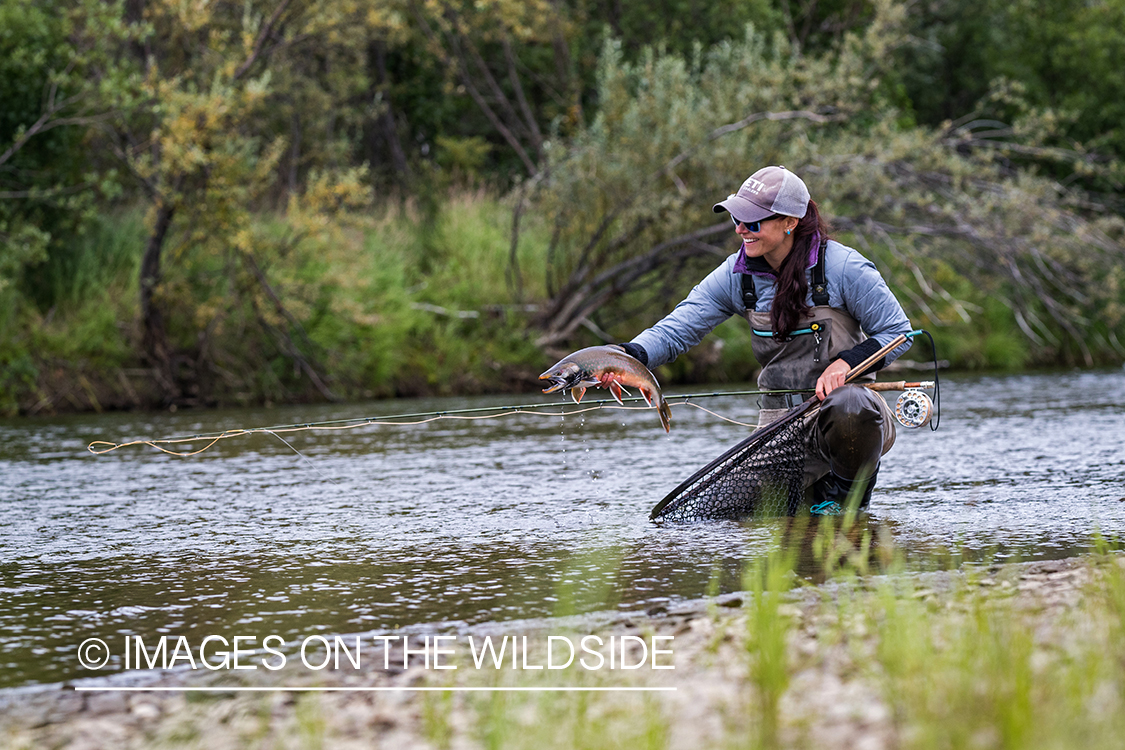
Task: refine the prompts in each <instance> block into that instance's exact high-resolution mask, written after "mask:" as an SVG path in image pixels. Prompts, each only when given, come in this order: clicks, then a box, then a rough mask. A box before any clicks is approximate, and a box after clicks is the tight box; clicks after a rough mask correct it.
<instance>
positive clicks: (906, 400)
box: [895, 390, 934, 427]
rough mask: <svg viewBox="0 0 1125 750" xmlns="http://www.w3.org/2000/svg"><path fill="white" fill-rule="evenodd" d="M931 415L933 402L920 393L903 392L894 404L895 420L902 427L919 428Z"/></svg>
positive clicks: (916, 391)
mask: <svg viewBox="0 0 1125 750" xmlns="http://www.w3.org/2000/svg"><path fill="white" fill-rule="evenodd" d="M933 415H934V402H933V401H931V400H930V397H929V396H928V395H926V394H925V393H923V392H922V391H919V390H908V391H903V392H902V395H901V396H899V397H898V401H896V402H895V419H897V420H898V421H899V423H901V424H902V425H903V426H904V427H921V426H922V425H924V424H927V423H928V422H929V421H930V417H932V416H933Z"/></svg>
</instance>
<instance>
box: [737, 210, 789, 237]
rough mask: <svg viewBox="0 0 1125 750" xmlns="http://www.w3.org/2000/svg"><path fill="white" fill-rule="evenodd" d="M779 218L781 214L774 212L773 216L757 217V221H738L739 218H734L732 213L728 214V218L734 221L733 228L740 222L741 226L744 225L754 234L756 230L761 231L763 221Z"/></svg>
mask: <svg viewBox="0 0 1125 750" xmlns="http://www.w3.org/2000/svg"><path fill="white" fill-rule="evenodd" d="M780 218H783V217H782V216H781V214H774V215H773V216H767V217H766V218H764V219H758V220H757V221H740V220H738V219H736V218H734V214H731V215H730V220H731V221H733V222H734V228H735V229H738V225H739V224H742V225H743V226H745V227H746V229H747V231H750V232H753V233H754V234H757V233H758V232H760V231H762V224H763V223H765V222H767V221H773V220H774V219H780Z"/></svg>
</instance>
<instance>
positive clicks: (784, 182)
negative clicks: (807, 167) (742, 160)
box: [712, 167, 809, 221]
mask: <svg viewBox="0 0 1125 750" xmlns="http://www.w3.org/2000/svg"><path fill="white" fill-rule="evenodd" d="M712 210H713V211H714V212H715V213H717V214H721V213H722V212H723V211H728V212H729V213H730V215H731V216H733V217H735V218H736V219H738V220H739V221H761V220H762V219H764V218H766V217H767V216H773V215H774V214H782V215H783V216H796V217H797V218H798V219H801V218H804V216H805V214H806V213H807V212H808V210H809V189H808V188H807V187H806V186H805V183H804V181H803V180H802V179H801V178H800V177H798V176H797V175H795V174H793V173H792V172H790V171H789V170H788V169H786V168H785V167H764V168H762V169H759V170H758V171H757V172H755V173H754V174H752V175H750V176H749V177H747V178H746V182H744V183H742V187H740V188H739V189H738V192H737V193H735V194H734V195H731V196H728V197H727V199H726V200H725V201H722V202H720V203H716V204H715V205H714V207H713V208H712Z"/></svg>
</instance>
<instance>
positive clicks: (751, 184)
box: [742, 177, 766, 193]
mask: <svg viewBox="0 0 1125 750" xmlns="http://www.w3.org/2000/svg"><path fill="white" fill-rule="evenodd" d="M765 186H766V183H764V182H762V181H761V180H755V179H754V178H753V177H747V178H746V182H744V183H742V189H743V190H749V191H750V192H752V193H760V192H762V188H764V187H765Z"/></svg>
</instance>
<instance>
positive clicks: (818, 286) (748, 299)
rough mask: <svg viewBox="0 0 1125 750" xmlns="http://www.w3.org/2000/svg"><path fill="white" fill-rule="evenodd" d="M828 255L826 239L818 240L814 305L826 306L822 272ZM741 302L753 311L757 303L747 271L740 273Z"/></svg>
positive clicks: (824, 283)
mask: <svg viewBox="0 0 1125 750" xmlns="http://www.w3.org/2000/svg"><path fill="white" fill-rule="evenodd" d="M827 255H828V240H827V239H823V240H821V241H820V252H818V253H817V257H816V265H814V266H813V270H812V286H813V290H812V302H813V306H814V307H827V306H828V280H827V277H826V276H825V273H824V262H825V257H826V256H827ZM742 302H743V304H744V305H746V312H748V313H752V312H754V308H755V307H756V306H757V305H758V292H757V290H756V289H754V277H753V276H751V275H750V274H748V273H744V274H742Z"/></svg>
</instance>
